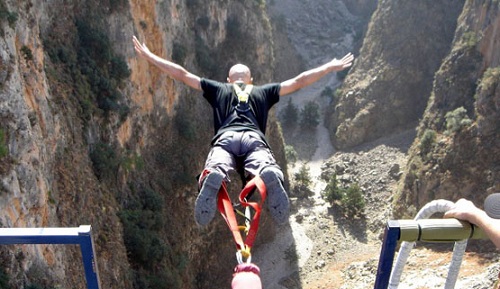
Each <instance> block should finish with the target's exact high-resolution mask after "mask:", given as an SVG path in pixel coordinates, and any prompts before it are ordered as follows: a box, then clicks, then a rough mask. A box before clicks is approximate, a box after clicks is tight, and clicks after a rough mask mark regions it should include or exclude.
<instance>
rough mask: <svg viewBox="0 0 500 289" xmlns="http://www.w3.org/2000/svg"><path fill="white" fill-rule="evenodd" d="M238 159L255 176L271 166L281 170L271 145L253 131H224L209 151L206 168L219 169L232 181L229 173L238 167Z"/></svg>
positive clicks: (210, 169)
mask: <svg viewBox="0 0 500 289" xmlns="http://www.w3.org/2000/svg"><path fill="white" fill-rule="evenodd" d="M237 159H240V160H241V161H242V162H241V165H242V166H243V168H244V170H245V172H247V173H250V174H251V175H253V176H256V175H259V173H260V172H261V171H262V169H264V168H265V167H270V166H271V167H275V168H277V169H278V170H279V171H281V169H280V168H279V166H278V164H277V163H276V160H275V159H274V156H273V153H272V152H271V150H270V149H269V147H268V146H267V145H266V143H265V142H264V141H263V140H262V139H261V137H260V135H259V134H257V133H255V132H252V131H228V132H225V133H223V134H222V135H221V136H220V137H219V139H218V140H217V141H216V142H215V143H214V145H213V147H212V149H211V150H210V152H209V153H208V157H207V160H206V162H205V169H206V170H209V171H214V170H216V171H219V172H220V173H222V174H224V175H225V176H226V180H227V181H230V180H229V177H228V175H229V172H230V171H234V170H236V169H237V165H238V163H237Z"/></svg>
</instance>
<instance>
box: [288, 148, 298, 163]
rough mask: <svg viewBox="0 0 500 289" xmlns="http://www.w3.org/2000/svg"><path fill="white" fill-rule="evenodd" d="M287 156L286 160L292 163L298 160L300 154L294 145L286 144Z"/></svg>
mask: <svg viewBox="0 0 500 289" xmlns="http://www.w3.org/2000/svg"><path fill="white" fill-rule="evenodd" d="M285 158H286V161H287V162H289V163H291V164H294V163H295V162H297V160H298V158H299V156H298V154H297V152H296V151H295V149H294V148H293V146H291V145H285Z"/></svg>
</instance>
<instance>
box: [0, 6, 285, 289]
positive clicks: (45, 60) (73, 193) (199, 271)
mask: <svg viewBox="0 0 500 289" xmlns="http://www.w3.org/2000/svg"><path fill="white" fill-rule="evenodd" d="M264 8H265V4H264V2H263V1H250V0H241V1H217V2H213V1H211V2H207V1H201V0H189V1H177V0H166V1H135V0H133V1H124V0H109V1H94V0H91V1H88V0H85V1H77V0H75V1H28V2H25V3H21V2H18V1H10V0H1V1H0V28H1V30H0V33H1V39H0V47H1V49H0V119H1V121H0V179H1V186H0V212H1V213H0V224H1V225H2V226H3V227H63V226H64V227H66V226H69V227H74V226H78V225H81V224H90V225H92V226H93V231H94V234H95V236H94V237H95V241H96V248H97V255H98V258H97V260H98V266H99V270H100V276H101V282H102V286H103V288H198V287H204V288H206V287H207V286H206V285H207V284H210V286H211V287H224V286H227V284H229V283H228V282H229V280H230V277H231V276H230V275H229V274H227V272H231V270H232V269H233V266H234V252H233V244H232V243H231V240H229V239H228V238H226V237H227V236H229V233H228V232H227V228H226V227H225V224H223V221H221V222H216V224H215V225H214V226H213V227H212V228H211V229H209V230H201V229H199V228H196V227H195V225H194V218H193V217H192V210H193V204H194V199H195V197H196V194H197V187H196V179H195V177H196V175H197V174H198V173H199V172H200V170H201V169H202V167H203V162H204V160H205V156H206V153H207V152H208V148H209V147H208V144H209V141H210V138H211V135H212V133H213V131H212V130H213V129H212V126H211V122H212V119H211V112H210V109H209V107H208V105H207V104H206V103H205V101H204V99H203V98H202V97H200V94H199V93H198V92H195V91H193V90H190V89H188V88H186V87H184V86H183V85H181V84H179V83H176V82H174V81H173V80H171V79H169V78H168V77H166V76H165V75H162V74H161V73H160V72H159V70H158V69H155V68H152V67H150V66H149V65H148V64H147V63H146V62H145V61H141V60H139V59H137V58H136V56H135V52H134V51H133V46H132V43H131V39H132V35H137V36H138V38H139V39H140V40H141V41H145V42H146V43H147V44H148V46H149V48H150V49H151V50H152V51H154V52H155V53H157V54H159V55H161V56H163V57H166V58H169V59H173V60H174V61H176V62H178V63H180V64H182V65H183V66H185V67H186V68H187V69H189V70H191V71H192V72H194V73H196V74H198V75H200V76H205V77H210V78H214V79H219V80H225V77H226V74H227V70H228V68H229V67H230V65H232V64H234V63H235V62H243V63H246V64H248V65H249V66H250V67H251V68H252V72H253V74H254V80H255V82H257V83H260V82H264V81H270V80H271V79H270V76H271V74H272V68H273V65H274V57H273V53H272V51H273V49H272V39H273V37H272V32H271V29H270V25H269V21H268V19H267V16H266V13H265V10H264ZM268 134H269V135H270V138H271V144H272V146H273V148H274V149H275V153H276V156H277V157H278V159H279V161H280V162H281V163H284V153H283V149H282V147H283V145H282V143H283V141H282V140H281V136H280V133H279V129H278V127H277V125H276V122H275V120H274V118H272V119H271V121H270V125H269V130H268ZM264 231H265V225H264ZM264 237H265V234H263V238H264ZM0 250H1V251H0V252H1V254H0V256H1V258H0V264H1V266H0V276H1V277H0V278H2V279H1V280H0V284H5V286H10V287H5V288H22V287H23V286H33V287H31V288H54V287H62V288H85V281H84V278H83V269H82V266H81V259H80V256H79V250H78V248H73V247H71V246H69V247H67V246H59V245H58V246H51V245H47V246H12V247H10V246H9V247H2V248H0ZM207 252H214V254H209V255H211V256H212V257H206V256H207V254H206V253H207ZM215 252H217V254H215ZM208 269H210V270H209V271H208ZM206 272H210V274H208V273H206ZM221 272H223V273H221ZM221 276H224V277H221ZM2 286H3V285H2ZM37 286H38V287H37Z"/></svg>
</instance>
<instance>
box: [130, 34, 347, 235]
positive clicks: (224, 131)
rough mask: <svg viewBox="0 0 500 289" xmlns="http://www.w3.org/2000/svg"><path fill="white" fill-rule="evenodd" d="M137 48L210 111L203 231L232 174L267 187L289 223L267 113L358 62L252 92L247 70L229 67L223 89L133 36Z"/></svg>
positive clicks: (199, 213) (274, 210) (198, 211)
mask: <svg viewBox="0 0 500 289" xmlns="http://www.w3.org/2000/svg"><path fill="white" fill-rule="evenodd" d="M133 43H134V48H135V51H136V52H137V54H138V55H139V56H140V57H142V58H144V59H146V60H147V61H148V62H149V63H151V64H153V65H155V66H157V67H158V68H160V69H161V70H162V71H163V72H165V73H166V74H167V75H168V76H170V77H171V78H173V79H175V80H178V81H181V82H183V83H184V84H186V85H188V86H190V87H192V88H194V89H196V90H200V91H203V97H204V98H205V99H206V100H207V101H208V102H209V103H210V105H211V106H212V109H213V116H214V129H215V135H214V137H213V138H212V142H211V144H212V148H211V150H210V152H209V154H208V157H207V159H206V162H205V168H204V170H203V172H202V174H201V176H200V178H199V189H200V192H199V195H198V198H197V199H196V204H195V219H196V222H197V223H198V224H199V225H202V226H204V225H207V224H208V223H209V222H210V221H211V220H212V219H213V217H214V215H215V212H216V210H217V193H218V191H219V189H220V187H221V185H222V183H223V182H229V181H230V179H229V172H230V171H233V170H240V169H244V171H245V172H247V173H248V174H250V175H252V176H260V178H261V179H262V180H263V181H264V184H265V185H266V189H267V194H268V197H267V200H266V202H267V206H268V208H269V212H270V213H271V216H272V217H273V219H274V220H275V221H276V222H277V223H279V224H283V223H285V222H286V221H287V220H288V215H289V199H288V195H287V193H286V191H285V189H284V187H283V172H282V170H281V168H280V167H279V166H278V164H277V163H276V160H275V159H274V156H273V153H272V151H271V149H270V147H269V145H268V143H267V140H266V137H265V132H266V123H267V117H268V113H269V110H270V109H271V107H272V106H273V105H274V104H276V103H277V102H278V101H279V99H280V96H284V95H287V94H290V93H292V92H295V91H297V90H299V89H301V88H304V87H306V86H308V85H311V84H313V83H314V82H316V81H318V80H319V79H321V78H322V77H324V76H325V75H327V74H328V73H330V72H333V71H341V70H344V69H346V68H348V67H350V66H351V65H352V62H353V60H354V56H353V55H352V54H351V53H348V54H347V55H345V56H344V57H342V58H341V59H336V58H334V59H333V60H331V61H329V62H327V63H325V64H323V65H321V66H319V67H317V68H314V69H310V70H307V71H304V72H302V73H301V74H299V75H297V76H296V77H294V78H292V79H289V80H286V81H283V82H281V83H269V84H265V85H260V86H257V85H255V86H254V85H253V84H252V82H253V79H252V75H251V73H250V69H249V68H248V67H247V66H245V65H243V64H236V65H234V66H233V67H231V69H230V70H229V74H228V77H227V82H226V83H222V82H218V81H215V80H210V79H206V78H200V77H199V76H197V75H195V74H193V73H191V72H189V71H187V70H186V69H185V68H184V67H182V66H180V65H179V64H176V63H173V62H171V61H169V60H166V59H163V58H161V57H159V56H157V55H155V54H154V53H152V52H151V51H150V50H149V49H148V47H147V46H146V44H144V43H140V42H139V41H138V40H137V38H136V37H135V36H134V37H133ZM240 164H241V166H242V167H241V168H240V167H239V166H240Z"/></svg>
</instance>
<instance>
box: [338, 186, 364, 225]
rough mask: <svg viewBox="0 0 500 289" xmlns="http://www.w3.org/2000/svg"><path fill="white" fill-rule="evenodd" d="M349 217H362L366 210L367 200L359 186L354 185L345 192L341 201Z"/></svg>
mask: <svg viewBox="0 0 500 289" xmlns="http://www.w3.org/2000/svg"><path fill="white" fill-rule="evenodd" d="M340 202H341V204H342V208H343V209H344V210H345V213H346V215H347V216H353V217H356V216H361V215H363V214H364V210H365V199H364V197H363V192H362V191H361V188H360V187H359V185H358V184H353V185H351V186H350V187H349V188H347V190H345V193H344V195H343V196H342V199H341V200H340Z"/></svg>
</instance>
